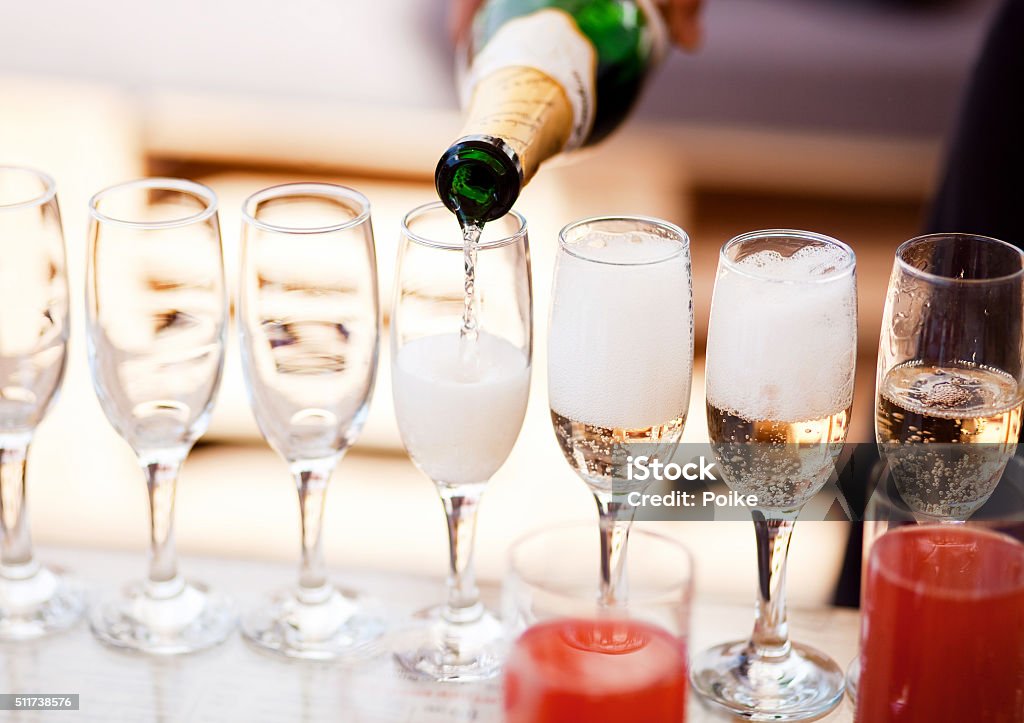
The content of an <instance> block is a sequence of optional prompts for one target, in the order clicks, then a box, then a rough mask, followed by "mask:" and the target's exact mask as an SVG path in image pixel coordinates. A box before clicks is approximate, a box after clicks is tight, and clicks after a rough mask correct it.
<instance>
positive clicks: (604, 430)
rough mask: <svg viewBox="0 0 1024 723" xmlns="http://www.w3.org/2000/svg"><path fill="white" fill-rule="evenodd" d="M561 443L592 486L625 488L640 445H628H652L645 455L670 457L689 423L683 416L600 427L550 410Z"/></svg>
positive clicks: (574, 467) (567, 455) (568, 457)
mask: <svg viewBox="0 0 1024 723" xmlns="http://www.w3.org/2000/svg"><path fill="white" fill-rule="evenodd" d="M551 423H552V425H553V426H554V428H555V437H556V438H557V439H558V446H559V447H560V448H561V450H562V454H564V455H565V459H566V460H567V461H568V462H569V464H570V465H571V466H572V468H573V469H574V470H575V471H576V473H577V474H579V475H580V476H581V477H582V478H583V479H584V480H586V481H587V482H588V483H589V484H590V485H591V486H593V487H596V488H598V489H601V490H611V489H612V487H613V485H614V487H615V490H616V491H617V492H618V491H622V490H623V489H624V488H623V484H624V482H625V480H626V479H627V469H626V466H627V458H628V457H629V456H630V455H632V454H636V453H637V452H638V450H639V448H636V447H634V448H632V449H631V448H630V447H629V445H633V444H645V445H651V446H650V447H649V448H644V454H647V455H650V456H651V457H660V458H667V457H669V456H671V453H672V450H673V447H674V445H675V444H676V442H678V441H679V436H680V435H681V434H682V432H683V426H684V425H685V424H686V415H680V416H678V417H674V418H672V419H669V420H667V421H665V422H663V423H661V424H655V425H651V426H647V427H635V428H622V427H601V426H598V425H596V424H587V423H586V422H579V421H575V420H573V419H570V418H569V417H566V416H563V415H561V414H559V413H558V412H556V411H555V410H553V409H552V410H551Z"/></svg>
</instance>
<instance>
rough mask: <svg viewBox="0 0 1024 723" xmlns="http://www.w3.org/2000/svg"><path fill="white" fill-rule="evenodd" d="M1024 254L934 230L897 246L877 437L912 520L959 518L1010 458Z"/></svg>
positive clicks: (1021, 388) (1022, 362) (1022, 390)
mask: <svg viewBox="0 0 1024 723" xmlns="http://www.w3.org/2000/svg"><path fill="white" fill-rule="evenodd" d="M1022 290H1024V252H1021V250H1020V249H1018V248H1017V247H1016V246H1011V245H1010V244H1008V243H1004V242H1003V241H999V240H997V239H993V238H987V237H984V236H972V235H968V234H932V235H929V236H920V237H918V238H914V239H911V240H909V241H907V242H905V243H904V244H902V245H901V246H900V247H899V248H898V249H896V260H895V263H894V265H893V271H892V276H891V278H890V280H889V290H888V294H887V296H886V302H885V313H884V316H883V318H882V337H881V342H880V343H879V350H878V377H877V384H876V390H875V437H876V440H877V442H878V447H879V452H880V453H881V455H882V456H883V457H884V458H885V459H886V461H887V462H888V463H889V469H890V473H891V475H892V477H893V479H894V480H895V482H896V486H897V487H898V488H899V491H900V494H901V496H902V497H903V499H904V500H905V501H906V503H907V504H908V505H909V506H910V508H911V509H912V510H913V511H914V514H915V515H916V516H917V518H918V519H919V520H920V521H941V522H963V521H964V520H966V519H967V518H968V517H970V515H971V514H973V513H974V512H975V511H976V510H978V509H979V508H980V507H981V506H982V505H984V504H985V501H986V500H988V498H989V497H990V496H991V494H992V492H993V490H994V489H995V487H996V485H997V483H998V482H999V480H1000V478H1001V477H1002V474H1003V470H1004V468H1005V467H1006V463H1007V462H1008V461H1009V460H1010V458H1011V457H1012V456H1013V455H1014V452H1015V451H1016V448H1017V439H1018V436H1019V435H1020V429H1021V410H1022V404H1024V311H1022V303H1024V293H1022Z"/></svg>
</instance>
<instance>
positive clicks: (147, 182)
mask: <svg viewBox="0 0 1024 723" xmlns="http://www.w3.org/2000/svg"><path fill="white" fill-rule="evenodd" d="M134 189H145V190H163V191H176V192H178V193H181V194H185V195H191V196H193V197H194V198H197V199H199V200H200V201H202V202H203V203H204V204H205V207H204V208H203V209H201V210H199V211H196V212H195V213H192V214H189V215H188V216H182V217H181V218H172V219H167V220H165V221H132V220H130V219H126V218H117V217H116V216H111V215H109V214H106V213H104V212H103V211H101V210H100V208H99V204H100V201H102V200H103V199H104V198H106V197H107V196H109V195H111V194H114V193H120V192H121V191H128V190H134ZM216 213H217V194H216V193H214V192H213V189H211V188H210V187H209V186H206V185H203V184H202V183H199V182H197V181H190V180H188V179H185V178H169V177H166V176H157V177H153V178H137V179H135V180H132V181H124V182H122V183H115V184H114V185H113V186H107V187H106V188H104V189H102V190H100V191H97V192H96V193H94V194H93V195H92V198H90V199H89V215H90V216H91V217H92V218H93V219H94V220H96V221H99V222H101V223H109V224H112V225H115V226H125V227H127V228H138V229H146V230H158V229H168V228H180V227H182V226H189V225H191V224H193V223H200V222H202V221H205V220H207V219H208V218H210V217H211V216H213V215H214V214H216Z"/></svg>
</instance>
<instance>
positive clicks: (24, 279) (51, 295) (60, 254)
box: [0, 166, 84, 640]
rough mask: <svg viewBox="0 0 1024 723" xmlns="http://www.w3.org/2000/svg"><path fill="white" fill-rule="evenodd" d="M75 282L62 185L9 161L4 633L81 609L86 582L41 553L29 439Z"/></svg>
mask: <svg viewBox="0 0 1024 723" xmlns="http://www.w3.org/2000/svg"><path fill="white" fill-rule="evenodd" d="M68 330H69V319H68V281H67V273H66V269H65V260H64V236H63V232H62V230H61V222H60V210H59V209H58V207H57V196H56V186H55V185H54V183H53V179H52V178H50V177H49V176H47V175H46V174H45V173H40V172H39V171H35V170H32V169H30V168H18V167H14V166H0V640H24V639H27V638H35V637H39V636H40V635H45V634H47V633H51V632H55V631H57V630H63V629H64V628H67V627H69V626H71V625H72V624H73V623H74V622H75V621H77V620H78V618H79V617H80V616H81V614H82V610H83V608H84V600H83V596H82V592H81V590H80V589H79V588H78V586H77V585H75V584H74V583H72V582H70V581H68V580H67V579H65V578H64V577H63V576H62V575H61V574H60V572H59V571H57V570H53V569H51V568H48V567H43V566H42V565H40V564H39V562H38V561H37V560H36V559H35V556H34V555H33V553H32V538H31V534H30V532H29V517H28V500H27V496H26V495H27V489H26V461H27V458H28V448H29V444H30V443H31V441H32V437H33V434H34V433H35V429H36V426H37V425H38V424H39V423H40V422H41V421H42V419H43V417H44V416H46V413H47V411H48V410H49V409H50V407H51V405H52V404H53V402H54V400H55V399H56V397H57V392H58V390H59V388H60V385H61V380H62V379H63V376H64V365H65V360H66V357H67V342H68Z"/></svg>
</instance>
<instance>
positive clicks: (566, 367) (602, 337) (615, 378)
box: [548, 230, 693, 429]
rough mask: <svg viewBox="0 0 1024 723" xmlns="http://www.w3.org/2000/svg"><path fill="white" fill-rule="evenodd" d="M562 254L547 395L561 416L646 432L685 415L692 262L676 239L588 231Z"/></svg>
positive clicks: (690, 352)
mask: <svg viewBox="0 0 1024 723" xmlns="http://www.w3.org/2000/svg"><path fill="white" fill-rule="evenodd" d="M567 251H568V253H563V254H560V256H559V260H558V271H557V282H556V284H555V289H554V300H553V303H552V311H551V329H550V334H549V339H550V341H549V347H548V394H549V399H550V403H551V408H552V410H554V411H555V412H557V413H558V414H559V415H561V416H562V417H566V418H568V419H571V420H574V421H577V422H582V423H585V424H588V425H596V426H599V427H603V428H608V429H643V428H648V427H652V426H658V425H662V424H663V423H665V421H666V420H670V419H679V418H682V417H683V416H685V413H686V410H687V407H688V405H689V399H690V380H691V374H692V366H693V302H692V297H691V291H690V258H689V254H688V253H687V252H686V251H685V250H684V249H683V247H681V245H680V243H679V241H678V240H676V239H672V238H663V237H660V236H657V235H655V234H653V233H644V232H638V231H635V230H629V231H626V232H621V233H612V232H595V231H590V232H588V233H586V234H582V235H581V236H579V237H578V238H576V239H574V240H570V241H569V242H568V244H567Z"/></svg>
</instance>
